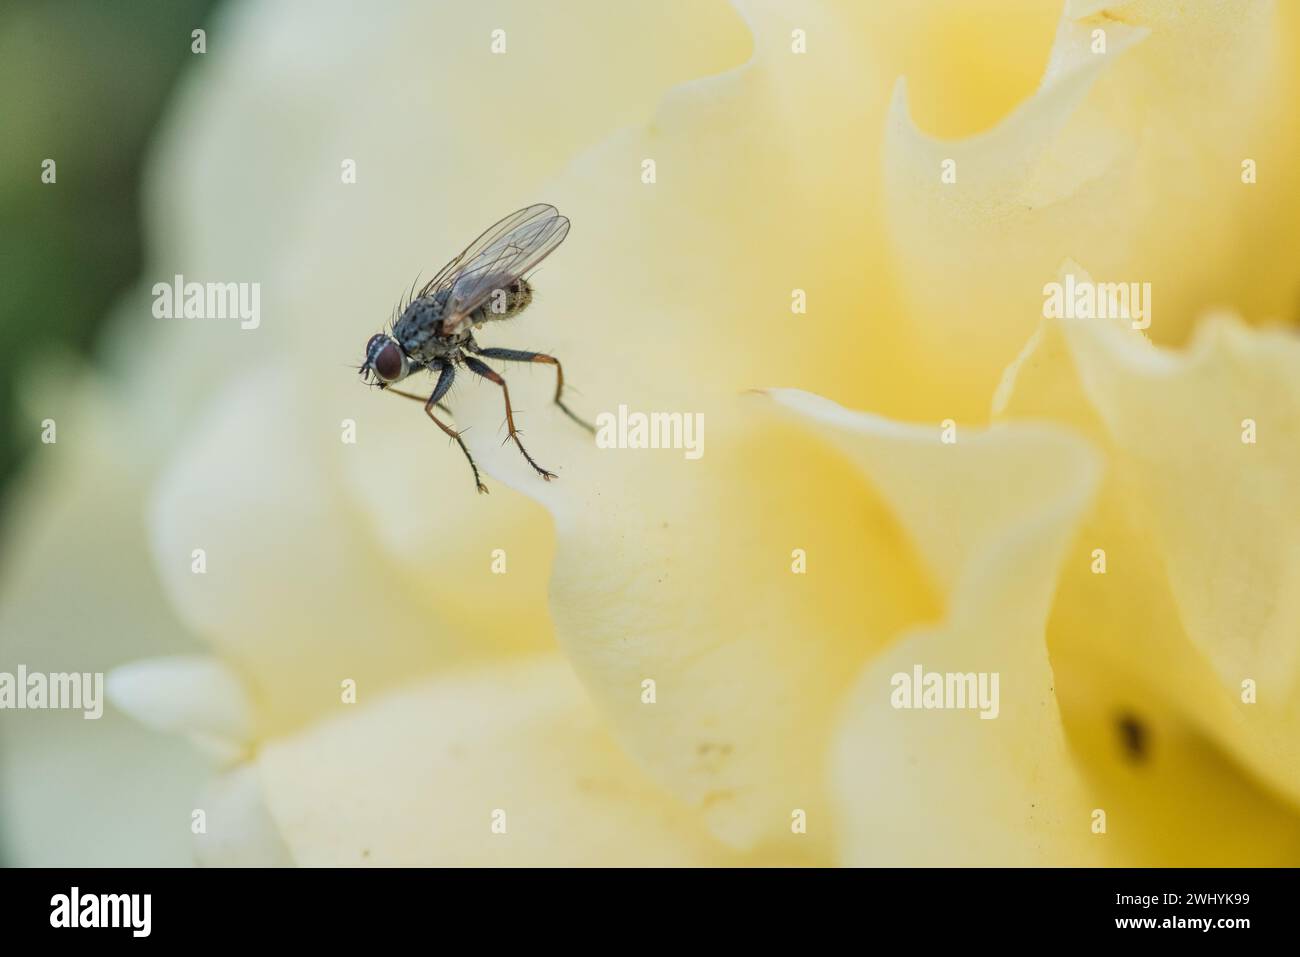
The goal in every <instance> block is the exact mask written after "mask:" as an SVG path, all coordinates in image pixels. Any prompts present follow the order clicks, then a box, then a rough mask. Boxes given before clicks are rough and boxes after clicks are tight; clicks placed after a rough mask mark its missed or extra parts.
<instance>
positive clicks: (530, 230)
mask: <svg viewBox="0 0 1300 957" xmlns="http://www.w3.org/2000/svg"><path fill="white" fill-rule="evenodd" d="M501 223H502V224H508V226H507V228H505V229H502V228H501V224H498V225H497V226H494V227H493V228H492V229H491V230H489V231H488V233H485V234H484V235H485V236H488V237H489V238H488V240H487V242H485V243H481V244H480V243H479V242H476V243H475V245H474V246H471V247H470V248H471V250H474V249H475V248H476V247H479V248H478V249H477V251H476V252H474V253H473V255H471V256H469V257H466V258H464V259H462V260H461V261H460V262H459V264H458V267H457V269H455V270H454V271H453V272H452V273H451V274H450V275H448V276H447V277H445V279H444V284H445V287H446V288H447V289H448V290H449V295H448V296H447V303H446V307H445V313H444V315H445V316H446V317H447V319H448V320H449V321H451V322H453V323H454V322H455V320H456V319H457V318H460V317H464V316H467V315H469V314H470V313H471V312H473V311H474V310H475V309H477V308H478V307H479V306H481V305H482V304H483V303H484V302H486V301H487V300H488V298H489V297H490V296H491V295H492V294H493V292H495V291H496V290H498V289H504V288H505V287H507V286H509V285H511V284H512V283H513V282H515V281H516V280H517V279H519V278H520V277H522V276H523V275H524V274H525V273H527V272H528V271H529V270H530V269H532V268H533V267H534V266H536V265H537V264H538V263H540V262H541V261H542V260H543V259H545V258H546V257H547V256H549V255H550V254H551V253H552V252H554V251H555V248H556V247H557V246H559V245H560V243H562V242H564V237H565V236H567V235H568V234H569V221H568V219H566V218H565V217H564V216H561V215H560V213H559V211H558V210H557V209H556V208H555V207H554V206H544V205H538V206H530V207H528V208H527V209H523V210H520V211H519V212H518V213H515V214H514V215H513V216H508V217H506V219H504V220H502V221H501Z"/></svg>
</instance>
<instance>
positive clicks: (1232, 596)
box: [996, 320, 1300, 864]
mask: <svg viewBox="0 0 1300 957" xmlns="http://www.w3.org/2000/svg"><path fill="white" fill-rule="evenodd" d="M1298 369H1300V353H1298V351H1297V348H1296V345H1295V343H1294V342H1293V341H1291V340H1290V339H1288V338H1286V337H1284V336H1282V335H1280V334H1277V333H1270V332H1260V333H1248V332H1246V331H1245V330H1243V329H1242V328H1241V327H1240V326H1239V325H1237V324H1235V323H1227V322H1223V321H1220V322H1216V323H1211V324H1210V325H1208V326H1206V327H1204V328H1203V330H1202V331H1201V333H1200V334H1199V335H1198V336H1197V338H1196V340H1195V341H1194V343H1193V344H1192V346H1191V347H1190V349H1189V350H1188V351H1187V352H1186V353H1181V354H1177V353H1169V352H1164V351H1161V350H1157V349H1154V348H1153V347H1151V345H1150V344H1149V343H1148V342H1146V340H1145V339H1144V338H1143V337H1142V336H1141V335H1140V334H1138V333H1137V332H1134V331H1132V330H1131V329H1127V328H1125V327H1124V325H1123V324H1114V323H1100V322H1095V321H1087V320H1084V321H1070V320H1062V321H1058V320H1048V321H1045V322H1044V325H1043V327H1042V329H1040V331H1039V332H1038V333H1037V334H1036V336H1035V337H1034V339H1033V341H1032V342H1031V343H1030V345H1029V346H1028V347H1027V348H1026V350H1025V352H1024V353H1023V354H1022V356H1021V357H1020V359H1019V360H1018V361H1017V362H1016V364H1015V365H1013V367H1012V368H1011V369H1010V370H1009V372H1008V376H1007V380H1006V382H1005V383H1004V387H1003V389H1002V393H1001V395H1000V399H999V402H998V403H997V406H996V411H997V413H998V414H999V416H1001V417H1004V418H1018V417H1026V416H1028V417H1039V416H1043V415H1051V416H1053V417H1055V418H1058V419H1062V420H1065V421H1070V422H1071V423H1072V424H1074V425H1075V427H1077V428H1079V429H1080V430H1082V431H1085V432H1086V433H1088V434H1089V435H1090V436H1091V437H1092V438H1093V440H1094V441H1095V442H1096V443H1097V444H1098V445H1099V446H1100V447H1102V448H1104V449H1105V450H1106V452H1107V453H1108V457H1109V459H1110V463H1111V464H1110V467H1109V469H1108V472H1107V478H1106V481H1105V483H1104V485H1103V488H1102V492H1101V495H1100V496H1099V498H1098V502H1097V505H1096V508H1095V509H1094V511H1093V512H1092V514H1090V515H1089V517H1088V520H1087V521H1086V523H1085V525H1084V529H1083V532H1082V534H1081V535H1080V537H1079V541H1078V543H1077V545H1076V548H1075V551H1074V552H1073V554H1072V557H1071V559H1070V560H1069V561H1067V562H1066V566H1065V571H1064V574H1063V578H1062V585H1061V589H1060V592H1059V593H1058V596H1057V603H1056V607H1055V609H1054V611H1053V615H1052V619H1051V622H1050V625H1049V635H1050V644H1051V649H1052V658H1053V663H1054V666H1055V667H1056V670H1057V676H1058V682H1057V687H1058V691H1059V693H1060V696H1061V701H1062V708H1063V711H1064V713H1065V716H1066V723H1067V728H1068V730H1069V733H1070V737H1071V741H1072V742H1073V744H1074V746H1075V747H1076V749H1077V750H1078V752H1079V753H1080V755H1081V757H1082V759H1083V761H1084V763H1085V765H1086V766H1087V767H1088V768H1089V772H1090V774H1091V775H1092V776H1093V778H1094V779H1095V781H1096V783H1097V785H1098V788H1099V791H1100V792H1101V793H1102V794H1103V795H1105V797H1104V798H1103V800H1104V802H1105V803H1106V805H1107V806H1108V807H1110V808H1111V810H1112V812H1113V813H1112V822H1113V823H1114V825H1115V826H1116V827H1120V828H1123V830H1122V831H1118V832H1115V833H1117V834H1119V835H1122V836H1123V837H1124V840H1125V843H1126V844H1128V845H1130V846H1131V847H1132V848H1133V849H1134V852H1135V853H1137V854H1142V855H1146V859H1147V860H1151V861H1154V862H1158V863H1164V864H1180V863H1181V864H1196V863H1201V864H1204V863H1208V862H1216V863H1268V862H1273V863H1282V862H1287V861H1294V859H1295V855H1296V854H1297V853H1298V852H1300V825H1298V822H1297V818H1296V816H1295V814H1294V811H1292V810H1289V809H1288V808H1287V807H1286V799H1287V796H1288V795H1289V800H1290V801H1292V802H1294V800H1295V795H1296V790H1297V789H1296V785H1297V777H1296V775H1297V769H1298V768H1300V761H1298V760H1297V753H1296V750H1295V745H1294V741H1295V728H1296V726H1297V718H1296V709H1295V706H1294V704H1293V700H1294V699H1293V696H1291V695H1290V693H1289V689H1290V688H1291V687H1292V685H1293V682H1294V681H1295V677H1296V654H1295V640H1294V621H1295V618H1294V615H1295V609H1292V608H1291V607H1290V605H1289V602H1290V597H1289V596H1290V595H1291V594H1292V593H1293V592H1294V591H1295V588H1296V585H1295V583H1294V578H1295V575H1296V574H1297V572H1296V569H1295V568H1294V567H1293V566H1294V556H1293V555H1292V552H1293V551H1294V548H1293V547H1292V543H1293V542H1294V541H1297V540H1300V539H1298V538H1297V536H1298V535H1300V529H1296V528H1295V527H1294V522H1292V521H1291V516H1292V514H1293V511H1294V510H1293V509H1291V508H1290V505H1289V499H1290V492H1289V486H1290V484H1292V483H1291V482H1290V481H1289V476H1293V475H1294V474H1296V467H1297V465H1298V464H1300V463H1297V462H1296V461H1294V459H1295V452H1294V447H1293V445H1294V438H1295V437H1294V436H1291V435H1290V433H1291V432H1293V431H1294V427H1293V425H1294V421H1296V420H1297V412H1296V408H1297V400H1298V399H1300V396H1298V395H1297V392H1296V387H1295V385H1294V383H1295V374H1296V371H1297V370H1298ZM1247 410H1254V412H1255V417H1257V418H1258V420H1259V423H1260V424H1263V423H1268V424H1269V425H1270V428H1269V429H1268V434H1269V436H1270V440H1271V441H1269V442H1268V443H1265V442H1263V441H1262V439H1261V440H1260V441H1258V442H1257V443H1256V444H1254V445H1244V444H1243V443H1242V434H1243V427H1242V419H1244V418H1246V417H1248V416H1250V415H1251V412H1250V411H1247ZM1248 679H1249V680H1251V681H1253V682H1254V683H1255V686H1256V689H1257V694H1258V701H1257V702H1256V703H1253V704H1252V703H1246V702H1245V701H1243V685H1242V682H1243V681H1246V680H1248ZM1279 798H1282V799H1283V800H1281V801H1280V800H1279ZM1246 822H1249V823H1246Z"/></svg>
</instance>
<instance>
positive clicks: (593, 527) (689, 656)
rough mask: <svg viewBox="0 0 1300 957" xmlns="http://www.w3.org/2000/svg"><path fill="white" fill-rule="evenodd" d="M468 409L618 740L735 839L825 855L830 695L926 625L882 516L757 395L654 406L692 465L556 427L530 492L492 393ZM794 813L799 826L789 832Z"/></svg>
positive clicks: (915, 572) (916, 574)
mask: <svg viewBox="0 0 1300 957" xmlns="http://www.w3.org/2000/svg"><path fill="white" fill-rule="evenodd" d="M469 395H471V396H472V397H473V399H474V401H475V403H476V406H475V408H474V409H472V410H471V409H469V408H468V407H467V408H466V410H465V411H466V413H467V414H469V413H470V412H474V413H475V414H477V415H478V418H471V419H470V421H472V422H474V423H476V424H475V426H474V428H472V429H471V432H470V433H469V437H468V438H469V441H470V443H471V446H472V447H473V448H474V451H475V454H476V455H478V456H479V457H480V458H481V460H482V462H483V464H484V467H485V468H486V469H487V471H488V472H489V473H490V474H492V475H493V476H494V477H495V478H496V479H498V480H499V481H501V482H506V483H509V484H510V485H511V486H512V487H514V488H515V489H518V490H519V491H522V492H524V493H526V494H528V495H529V496H531V497H533V498H535V499H537V500H538V501H540V502H542V503H543V504H544V505H546V507H547V508H548V509H549V510H550V511H551V514H552V515H553V516H554V518H555V523H556V535H557V547H556V555H555V561H554V571H553V573H552V578H551V586H550V597H551V613H552V615H553V617H554V618H555V621H556V627H557V637H558V639H559V641H560V644H561V646H562V648H563V649H564V651H565V653H566V655H567V656H568V657H569V659H570V660H571V661H572V662H573V663H574V666H575V667H576V669H577V671H578V674H579V676H580V677H581V678H582V679H583V681H584V683H585V684H586V686H587V687H588V689H589V690H590V692H591V694H592V696H593V697H594V698H595V700H596V702H597V704H598V706H599V707H600V708H601V709H602V711H603V712H604V714H605V715H606V716H607V717H608V718H609V719H610V720H611V721H612V722H613V727H614V728H615V731H616V734H617V735H618V737H619V740H620V741H621V742H623V743H624V745H625V746H626V747H627V748H628V749H629V751H630V752H631V753H632V754H634V755H635V756H636V757H637V758H638V759H639V760H640V761H641V762H643V763H644V764H645V765H646V766H647V767H648V768H649V770H650V772H651V774H652V775H653V776H654V777H655V778H656V779H657V780H659V781H661V782H662V783H663V784H665V785H666V786H667V787H668V788H670V789H671V790H672V791H673V792H674V793H675V794H676V795H678V796H679V797H680V798H681V799H682V800H684V801H685V802H686V803H687V804H689V805H690V806H692V807H695V808H697V809H700V810H702V811H704V812H705V813H706V816H707V819H708V821H709V824H710V827H711V828H712V829H713V831H714V833H716V834H718V835H719V836H720V837H722V838H724V839H725V840H727V841H728V842H730V843H732V844H733V845H735V846H737V847H748V846H752V845H754V844H757V843H760V842H763V841H770V842H783V843H786V844H788V843H790V842H791V841H793V842H794V846H795V847H803V846H805V845H806V844H814V845H816V846H817V848H818V852H819V853H825V852H827V851H829V840H830V830H829V818H828V813H829V808H828V806H827V803H826V795H825V788H824V780H825V769H824V755H825V749H826V744H827V741H828V740H829V734H830V730H831V727H832V725H833V722H834V718H835V711H836V706H837V700H838V698H839V695H840V694H841V693H842V692H843V690H844V689H845V688H846V687H847V685H848V683H849V682H850V681H851V680H852V678H853V676H854V674H855V673H856V671H857V669H858V668H859V667H860V666H861V665H862V663H863V662H865V661H866V660H867V659H868V658H869V657H870V656H871V655H872V654H873V653H875V652H876V651H877V650H878V649H879V648H880V647H881V646H882V645H883V644H884V643H885V642H886V641H887V640H888V639H889V638H890V636H892V635H894V634H895V633H896V632H898V631H899V630H900V629H901V628H903V627H905V626H906V625H908V624H910V623H912V622H914V621H916V620H919V619H923V618H925V617H927V616H933V615H934V614H935V603H934V599H933V595H932V592H931V588H930V584H929V581H928V577H927V576H926V575H925V574H924V573H923V572H921V571H920V569H919V567H918V565H917V563H916V560H915V558H914V556H913V554H912V552H911V550H910V549H909V547H908V546H907V544H906V543H905V542H904V541H903V539H902V536H901V534H900V531H899V529H898V527H897V524H896V521H895V519H894V517H893V515H892V514H891V513H890V511H889V510H888V509H887V508H885V507H884V506H883V505H882V504H881V503H880V501H879V500H878V499H877V498H875V497H874V496H872V495H870V494H864V492H863V489H862V485H861V482H860V481H859V479H858V478H857V476H856V475H855V474H854V472H853V470H852V469H851V468H850V467H849V466H848V465H847V464H846V463H845V462H843V460H842V459H841V458H840V457H839V456H838V455H836V454H835V453H834V452H832V451H831V450H829V449H827V448H825V447H824V446H823V445H822V443H820V442H818V441H816V440H815V439H812V438H811V437H809V436H806V435H804V434H801V431H800V430H799V429H797V428H794V427H792V426H791V425H790V424H789V423H787V422H785V421H782V420H781V419H780V417H777V416H774V414H773V410H772V409H771V403H770V401H769V400H767V399H765V398H764V397H762V396H758V395H752V396H740V397H735V398H731V399H713V400H711V401H710V403H709V404H705V403H704V402H703V400H702V399H701V398H699V397H695V398H694V399H688V400H686V401H685V402H683V403H682V404H681V405H676V406H667V407H666V408H667V409H672V410H674V411H679V412H684V413H685V414H687V415H689V416H691V417H692V418H691V423H692V425H694V423H695V421H696V420H695V419H694V418H693V416H694V415H695V414H696V413H698V414H700V415H702V416H703V423H704V431H703V439H704V441H703V445H702V446H697V448H699V449H700V450H701V451H702V454H701V455H700V456H699V457H698V458H693V459H692V458H687V450H685V449H680V448H679V449H636V448H598V447H596V446H595V445H594V444H593V441H592V439H591V437H590V436H588V435H586V434H585V433H583V432H581V431H580V430H578V429H577V428H576V427H572V426H568V427H560V428H556V429H553V430H552V431H550V432H548V433H547V438H548V444H547V445H546V446H542V445H538V444H536V443H534V444H533V448H532V451H533V452H534V453H535V455H536V456H537V458H538V460H539V461H541V462H542V463H543V464H544V465H549V466H553V467H554V468H555V470H556V471H557V472H558V473H559V478H558V479H557V480H556V481H554V482H549V483H547V482H543V481H542V480H541V479H540V478H538V476H537V475H535V474H534V473H533V472H532V471H531V470H530V469H529V467H528V466H527V464H526V463H524V462H523V460H522V458H521V457H520V456H519V454H518V452H517V451H516V450H515V449H513V448H512V447H509V446H506V447H502V446H500V445H499V444H498V443H497V441H495V439H493V438H492V437H491V427H490V425H489V423H490V424H491V425H494V424H495V422H496V421H497V416H498V415H499V412H498V411H497V409H498V408H499V407H498V406H496V405H495V401H499V399H496V400H494V398H493V396H492V395H491V392H490V391H489V389H488V388H487V387H483V388H481V389H476V390H473V391H472V392H471V393H469ZM696 403H698V404H696ZM479 404H481V405H482V408H481V410H480V409H479V407H478V406H479ZM683 406H684V408H683ZM638 408H642V407H640V406H638V407H634V409H633V410H631V411H633V412H636V411H637V409H638ZM649 408H651V409H656V408H658V409H664V408H665V407H663V406H650V407H649ZM547 414H549V413H543V412H540V411H538V412H534V413H532V414H531V415H530V420H534V421H535V420H537V419H541V418H543V417H544V415H547ZM683 421H684V420H683ZM480 425H481V426H482V427H480ZM476 433H477V434H478V435H480V436H483V438H481V439H479V440H477V444H475V442H476V440H475V438H474V436H475V434H476ZM693 434H694V433H693ZM526 438H527V436H526ZM801 568H806V571H801V570H800V569H801ZM646 681H653V682H654V687H655V689H656V696H657V699H656V703H655V704H654V705H653V706H648V705H645V704H643V703H642V693H643V690H642V689H643V683H644V682H646ZM798 809H802V810H804V811H805V812H806V813H807V815H808V820H809V822H810V823H809V825H808V830H807V834H806V835H798V836H793V835H792V833H791V830H790V825H791V815H792V813H793V812H794V811H795V810H798Z"/></svg>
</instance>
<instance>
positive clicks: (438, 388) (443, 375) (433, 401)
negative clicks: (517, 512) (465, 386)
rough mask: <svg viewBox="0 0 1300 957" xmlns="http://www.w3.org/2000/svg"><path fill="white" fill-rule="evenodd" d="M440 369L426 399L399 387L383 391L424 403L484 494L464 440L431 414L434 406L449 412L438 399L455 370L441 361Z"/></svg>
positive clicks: (426, 410)
mask: <svg viewBox="0 0 1300 957" xmlns="http://www.w3.org/2000/svg"><path fill="white" fill-rule="evenodd" d="M441 369H442V371H441V372H440V373H439V375H438V384H437V385H435V386H434V387H433V394H432V395H430V396H429V398H428V399H425V398H424V397H423V396H419V395H416V394H415V393H413V392H403V391H402V390H401V389H391V388H390V389H385V390H384V391H385V392H392V393H393V394H394V395H400V396H402V397H403V398H405V399H414V400H415V401H416V402H423V403H424V412H425V414H426V415H427V416H428V417H429V418H431V419H433V424H434V425H436V426H437V427H438V428H440V429H442V431H444V432H446V433H447V434H448V435H450V436H451V437H452V438H453V439H455V440H456V444H457V445H459V446H460V450H461V451H462V452H464V453H465V461H466V462H468V463H469V467H470V469H472V470H473V472H474V485H475V487H476V488H477V489H478V490H479V492H480V493H481V494H483V495H486V494H487V490H488V489H487V486H486V485H484V484H483V480H482V479H481V478H479V474H478V466H477V465H476V464H475V463H474V456H472V455H470V454H469V449H468V448H466V447H465V440H464V439H462V438H461V437H460V433H459V432H457V431H456V430H455V429H453V428H452V427H451V426H450V425H448V424H447V423H446V422H443V421H442V420H441V419H439V418H438V417H437V416H436V415H434V414H433V410H434V408H435V407H436V408H439V409H442V410H443V411H444V412H450V410H449V409H448V408H447V407H446V406H445V405H443V404H442V403H441V402H440V401H439V400H440V399H441V398H442V397H443V396H444V395H446V394H447V390H448V389H450V388H451V384H452V382H453V381H454V380H455V378H456V370H455V369H454V368H453V367H452V364H451V363H450V362H444V363H442V364H441Z"/></svg>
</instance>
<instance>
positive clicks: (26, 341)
mask: <svg viewBox="0 0 1300 957" xmlns="http://www.w3.org/2000/svg"><path fill="white" fill-rule="evenodd" d="M214 6H215V3H214V0H134V2H131V0H0V91H2V92H0V103H2V104H3V106H0V382H2V383H3V385H2V386H0V503H3V502H5V501H7V498H8V496H7V494H6V493H7V490H8V489H9V487H10V485H11V482H12V480H13V477H14V475H15V473H16V471H17V469H18V468H19V467H20V463H21V462H22V459H23V456H24V455H25V454H26V453H27V452H28V451H30V449H31V448H32V446H33V445H35V444H36V443H37V442H39V439H40V426H39V423H32V422H28V421H20V420H19V410H18V407H17V403H16V401H15V399H16V392H17V388H18V385H19V383H20V382H21V380H22V377H23V374H24V371H25V370H26V369H27V367H28V366H30V365H33V364H36V365H39V364H40V363H41V362H42V360H49V359H50V358H52V357H54V356H56V355H58V354H59V353H60V352H61V351H71V352H74V353H77V354H80V355H83V356H86V357H89V358H92V359H93V356H94V353H95V351H96V345H97V341H96V340H97V335H96V334H97V331H98V329H99V328H100V324H101V322H102V321H103V319H104V317H105V315H106V313H107V310H108V307H109V306H110V305H111V304H112V302H113V300H114V299H115V298H116V297H117V295H118V294H119V293H120V292H121V291H122V289H123V288H124V287H125V286H127V285H128V283H130V281H131V280H132V279H133V278H134V277H135V276H136V275H137V273H138V272H139V270H140V257H141V235H140V215H139V205H140V175H141V160H142V158H143V156H144V154H145V151H146V149H147V147H148V144H149V139H150V134H151V133H152V132H153V129H154V127H155V126H156V125H157V123H158V120H159V118H160V117H161V116H162V113H163V111H164V109H165V108H166V104H167V101H168V98H169V94H170V92H171V90H172V88H173V87H174V86H175V84H176V82H177V79H178V77H179V76H180V75H181V72H182V71H183V70H184V69H185V68H186V67H187V66H188V65H189V64H191V63H192V62H193V61H194V60H196V59H197V55H196V54H194V53H192V52H191V49H190V47H191V38H190V34H191V31H192V30H194V29H195V28H198V27H206V24H207V18H208V15H209V14H210V12H211V9H212V7H214ZM208 39H209V41H210V40H211V37H209V38H208ZM47 158H50V159H53V160H54V161H55V162H56V164H57V181H56V182H55V183H54V184H51V185H47V184H44V183H42V182H41V164H42V162H43V161H44V160H45V159H47Z"/></svg>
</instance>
